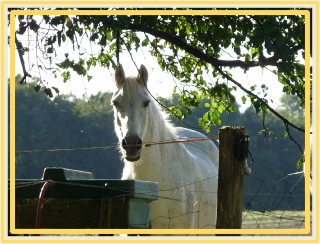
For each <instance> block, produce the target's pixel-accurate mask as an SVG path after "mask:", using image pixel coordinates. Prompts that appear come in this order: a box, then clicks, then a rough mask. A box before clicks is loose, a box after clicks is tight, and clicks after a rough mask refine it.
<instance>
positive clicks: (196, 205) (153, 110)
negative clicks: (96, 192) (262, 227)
mask: <svg viewBox="0 0 320 244" xmlns="http://www.w3.org/2000/svg"><path fill="white" fill-rule="evenodd" d="M147 81H148V71H147V69H146V68H145V67H144V66H143V65H141V67H140V70H139V74H138V77H128V78H126V77H125V73H124V70H123V68H122V66H121V65H120V66H119V67H118V68H117V69H116V72H115V82H116V86H117V91H116V92H115V93H114V94H113V97H112V104H113V109H114V124H115V132H116V134H117V136H118V138H119V142H120V145H119V149H120V151H121V154H122V156H123V160H124V169H123V173H122V179H123V180H126V179H134V180H144V181H153V182H158V186H159V199H158V200H157V201H154V202H152V204H151V206H150V220H151V227H152V228H160V229H167V228H180V229H186V228H215V225H216V204H217V185H218V149H217V147H216V146H215V144H214V143H213V142H212V141H210V140H206V141H205V140H203V141H201V142H189V143H175V144H164V145H153V146H150V147H143V146H142V145H145V143H150V142H164V141H172V140H177V139H181V138H203V137H205V136H204V135H203V134H201V133H199V132H196V131H193V130H189V129H186V128H179V127H178V128H177V127H174V126H172V125H171V124H170V123H169V122H168V120H167V117H168V116H167V115H166V114H165V113H164V112H162V111H160V109H159V107H158V104H157V103H156V102H155V101H154V100H153V99H152V97H151V96H150V95H149V93H148V90H147V88H146V85H147Z"/></svg>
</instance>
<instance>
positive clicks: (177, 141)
mask: <svg viewBox="0 0 320 244" xmlns="http://www.w3.org/2000/svg"><path fill="white" fill-rule="evenodd" d="M218 139H219V137H218V136H214V137H198V138H189V139H187V138H185V139H184V138H181V139H176V140H167V141H159V142H149V143H143V144H131V145H126V147H136V146H142V147H151V146H155V145H164V144H176V143H190V142H200V141H210V140H211V141H213V140H218ZM118 147H119V145H116V146H100V147H76V148H53V149H32V150H16V151H15V152H16V153H39V152H59V151H75V150H96V149H111V148H118Z"/></svg>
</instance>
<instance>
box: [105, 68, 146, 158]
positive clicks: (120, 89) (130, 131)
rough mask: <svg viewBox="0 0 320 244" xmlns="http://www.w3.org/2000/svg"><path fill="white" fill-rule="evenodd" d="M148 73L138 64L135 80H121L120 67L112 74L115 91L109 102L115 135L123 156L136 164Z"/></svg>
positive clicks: (142, 135)
mask: <svg viewBox="0 0 320 244" xmlns="http://www.w3.org/2000/svg"><path fill="white" fill-rule="evenodd" d="M147 81H148V71H147V69H146V68H145V66H143V65H141V67H140V70H139V72H138V76H137V77H127V78H126V77H125V73H124V70H123V68H122V66H121V65H120V66H118V67H117V69H116V72H115V83H116V87H117V91H116V92H115V93H114V94H113V96H112V99H111V103H112V105H113V110H114V124H115V132H116V134H117V137H118V139H119V142H120V145H121V151H122V154H123V156H124V157H125V159H126V160H128V161H132V162H134V161H138V160H139V159H140V155H141V151H142V143H143V139H144V138H145V135H146V128H147V126H148V110H149V104H150V101H151V100H150V97H149V94H148V92H147V89H146V85H147Z"/></svg>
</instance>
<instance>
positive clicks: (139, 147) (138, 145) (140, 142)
mask: <svg viewBox="0 0 320 244" xmlns="http://www.w3.org/2000/svg"><path fill="white" fill-rule="evenodd" d="M136 148H137V149H138V150H140V149H141V148H142V140H141V139H140V138H139V139H138V141H137V145H136Z"/></svg>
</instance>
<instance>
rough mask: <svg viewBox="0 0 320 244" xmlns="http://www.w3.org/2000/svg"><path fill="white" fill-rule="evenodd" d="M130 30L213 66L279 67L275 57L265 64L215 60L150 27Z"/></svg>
mask: <svg viewBox="0 0 320 244" xmlns="http://www.w3.org/2000/svg"><path fill="white" fill-rule="evenodd" d="M128 29H130V30H134V31H142V32H146V33H149V34H151V35H153V36H155V37H160V38H162V39H164V40H166V41H168V42H171V43H172V44H174V45H176V46H178V47H179V48H181V49H183V50H185V51H186V52H188V53H190V54H192V55H194V56H195V57H197V58H200V59H201V60H203V61H205V62H207V63H210V64H212V65H213V66H224V67H241V68H251V67H257V66H261V65H272V66H278V65H279V62H277V60H276V58H274V57H270V58H264V59H263V62H261V61H242V60H222V59H216V58H213V57H210V56H208V55H206V54H205V53H203V52H201V51H200V50H199V49H196V48H194V47H192V46H190V45H188V44H187V43H186V42H184V41H183V40H181V39H180V38H179V37H177V36H173V35H171V34H169V33H166V32H163V31H159V30H154V29H153V28H150V27H144V26H141V25H135V24H130V25H129V27H128Z"/></svg>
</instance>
